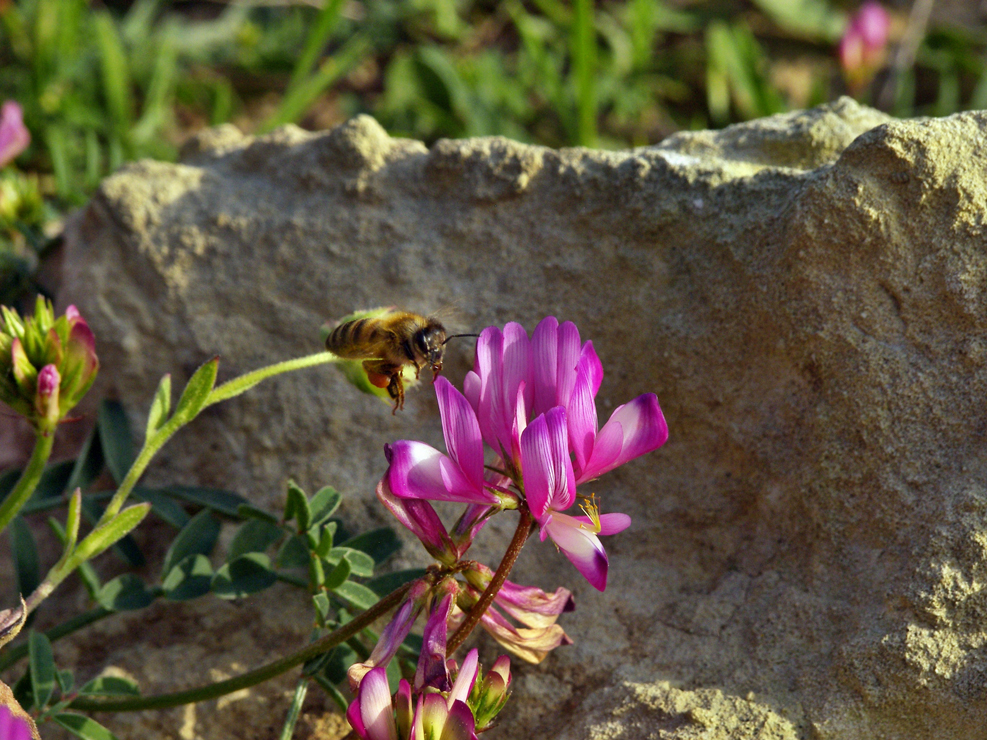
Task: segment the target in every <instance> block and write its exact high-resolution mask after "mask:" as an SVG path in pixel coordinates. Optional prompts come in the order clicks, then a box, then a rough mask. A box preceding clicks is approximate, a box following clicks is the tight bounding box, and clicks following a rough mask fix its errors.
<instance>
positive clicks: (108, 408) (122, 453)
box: [96, 401, 134, 485]
mask: <svg viewBox="0 0 987 740" xmlns="http://www.w3.org/2000/svg"><path fill="white" fill-rule="evenodd" d="M96 424H97V427H98V428H99V441H100V445H101V447H102V450H103V457H104V458H105V459H106V467H107V468H109V470H110V475H112V476H113V480H114V481H116V483H117V485H119V484H120V482H121V481H122V480H123V479H124V477H126V475H127V471H128V470H130V466H131V465H133V464H134V445H133V441H132V438H131V436H130V423H129V422H128V421H127V413H126V412H125V411H124V410H123V406H122V405H120V403H119V402H118V401H103V403H102V404H100V407H99V414H98V417H97V421H96Z"/></svg>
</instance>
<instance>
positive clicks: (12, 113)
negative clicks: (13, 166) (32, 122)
mask: <svg viewBox="0 0 987 740" xmlns="http://www.w3.org/2000/svg"><path fill="white" fill-rule="evenodd" d="M30 143H31V134H30V133H29V132H28V130H27V129H26V128H25V127H24V118H23V113H22V111H21V107H20V106H19V105H18V104H17V103H15V102H14V101H13V100H8V101H7V102H6V103H4V104H3V107H2V108H0V167H5V166H6V165H7V164H8V163H10V162H12V161H13V160H14V159H15V158H16V157H17V156H18V155H19V154H20V153H21V152H23V151H24V150H25V149H27V145H28V144H30Z"/></svg>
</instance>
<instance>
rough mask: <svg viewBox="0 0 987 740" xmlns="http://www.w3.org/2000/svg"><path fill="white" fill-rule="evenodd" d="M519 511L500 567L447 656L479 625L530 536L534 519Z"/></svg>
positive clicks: (452, 641)
mask: <svg viewBox="0 0 987 740" xmlns="http://www.w3.org/2000/svg"><path fill="white" fill-rule="evenodd" d="M520 511H521V518H520V520H519V521H518V523H517V529H516V530H515V531H514V537H513V539H511V544H510V545H508V546H507V552H505V553H504V557H503V558H502V559H501V561H500V565H499V566H497V572H496V573H494V575H493V578H491V579H490V585H488V586H487V590H486V591H484V592H483V595H482V596H480V600H479V601H477V602H476V603H475V604H474V605H473V608H472V609H470V613H469V614H467V615H466V619H465V620H464V621H463V623H462V624H461V625H459V629H458V630H456V633H455V634H454V635H453V636H452V637H451V638H449V642H448V644H447V645H446V655H447V656H449V655H452V654H453V653H454V652H456V650H457V649H458V648H459V646H460V645H462V644H463V643H464V642H465V641H466V638H467V637H469V634H470V632H472V631H473V628H474V627H476V625H478V624H479V623H480V617H482V616H483V614H484V613H485V612H486V611H487V607H489V606H490V604H492V603H493V600H494V597H495V596H496V595H497V592H498V591H500V587H501V586H503V585H504V581H506V580H507V576H508V575H510V572H511V569H512V568H513V567H514V563H515V562H517V559H518V555H520V554H521V548H522V547H524V543H525V541H527V539H528V535H530V534H531V526H532V525H533V524H534V519H533V518H532V516H531V512H530V511H529V510H528V507H527V506H522V507H521V508H520Z"/></svg>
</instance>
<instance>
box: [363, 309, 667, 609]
mask: <svg viewBox="0 0 987 740" xmlns="http://www.w3.org/2000/svg"><path fill="white" fill-rule="evenodd" d="M602 380H603V367H602V365H601V363H600V360H599V358H598V357H597V355H596V352H595V350H594V349H593V343H592V342H586V343H584V344H581V343H580V338H579V332H578V330H577V329H576V327H575V325H574V324H572V323H569V322H566V323H564V324H561V325H560V324H559V323H558V321H557V320H556V319H555V318H553V317H548V318H546V319H544V320H543V321H542V322H541V323H539V324H538V326H537V328H536V329H535V331H534V332H533V334H532V335H531V337H530V338H529V337H528V335H527V333H526V332H525V330H524V328H523V327H521V326H520V325H519V324H514V323H511V324H508V325H507V326H505V327H504V330H503V331H501V330H500V329H497V328H496V327H488V328H487V329H485V330H484V331H483V332H482V333H481V334H480V337H479V340H478V341H477V348H476V366H475V368H474V369H473V371H471V372H470V373H469V374H468V375H467V376H466V380H465V382H464V384H463V392H462V393H460V392H459V391H458V390H456V388H454V387H453V385H452V384H451V383H450V382H449V381H448V380H446V379H445V378H441V377H440V378H437V379H436V381H435V392H436V397H437V399H438V404H439V413H440V414H441V417H442V431H443V435H444V437H445V443H446V450H447V452H446V453H442V452H440V451H439V450H436V449H435V448H433V447H431V446H429V445H427V444H425V443H423V442H416V441H410V440H401V441H398V442H395V443H394V444H393V445H390V446H389V448H388V449H387V451H386V453H387V458H388V462H389V463H390V465H389V467H388V470H387V473H386V474H385V476H384V480H383V481H382V482H381V488H382V489H383V491H384V494H385V495H386V496H388V497H391V498H392V499H399V500H403V501H405V502H407V503H405V504H404V506H405V509H406V510H413V511H414V512H415V514H414V515H413V516H412V515H408V516H404V517H402V516H400V515H399V517H398V518H399V519H401V520H402V523H405V524H406V525H409V524H408V522H407V521H406V520H407V519H414V526H409V528H410V529H411V530H412V531H413V532H414V533H415V534H416V535H417V536H418V537H419V538H420V539H422V541H423V542H425V544H426V547H428V548H430V552H432V553H433V554H434V555H436V556H437V557H439V559H440V560H443V558H444V559H445V560H452V561H455V560H458V558H459V557H460V556H461V555H462V553H463V552H465V550H466V548H468V546H469V543H470V542H471V541H472V537H473V535H475V534H476V531H477V530H478V529H479V528H480V527H481V526H482V524H483V523H484V522H485V521H486V519H487V518H488V517H489V516H490V514H491V513H494V512H496V511H499V510H503V509H511V508H518V507H519V506H521V505H524V506H527V507H528V509H529V510H530V512H531V514H532V516H533V517H534V519H535V521H536V522H537V524H538V527H539V530H540V536H541V539H542V540H544V539H545V538H546V537H550V538H551V539H552V541H553V542H554V543H555V544H556V545H557V546H558V548H559V549H560V550H561V551H562V552H563V553H564V554H565V555H566V557H568V558H569V560H570V561H571V562H572V563H573V565H575V567H576V569H577V570H579V572H580V573H582V574H583V576H585V577H586V579H587V580H588V581H589V582H590V584H592V585H593V587H595V588H596V589H598V590H600V591H603V590H604V589H605V588H606V583H607V566H608V561H607V556H606V552H605V550H604V548H603V545H602V544H601V543H600V539H599V537H600V535H610V534H616V533H617V532H620V531H622V530H624V529H626V528H627V527H628V526H629V525H630V522H631V520H630V517H628V516H627V515H626V514H600V512H599V508H598V506H597V504H596V502H595V499H593V498H592V497H591V498H588V499H587V498H585V497H584V498H582V502H581V504H580V508H581V509H582V511H583V514H581V515H573V514H569V513H566V512H567V511H568V510H570V509H571V508H572V507H573V505H574V504H575V503H576V501H577V498H578V497H577V493H576V487H577V486H578V485H581V484H583V483H587V482H589V481H591V480H593V479H594V478H597V477H598V476H600V475H602V474H604V473H606V472H608V471H610V470H613V469H614V468H616V467H617V466H619V465H623V464H624V463H625V462H628V461H630V460H633V459H634V458H636V457H639V456H640V455H643V454H644V453H646V452H650V451H651V450H654V449H656V448H658V447H660V446H661V445H662V444H664V442H665V440H666V439H667V438H668V426H667V425H666V423H665V419H664V416H663V415H662V413H661V408H660V407H659V405H658V399H657V398H656V397H655V395H654V394H653V393H647V394H644V395H642V396H638V397H637V398H635V399H634V400H633V401H631V402H630V403H627V404H624V405H623V406H620V407H618V408H617V409H616V410H615V411H614V412H613V414H612V415H611V416H610V419H609V420H608V421H607V423H606V424H604V425H603V427H602V428H600V427H599V423H598V419H597V415H596V404H595V398H596V394H597V391H598V390H599V388H600V383H601V382H602ZM484 444H486V446H487V447H488V448H489V449H491V450H492V451H493V454H494V455H495V456H496V459H495V460H494V461H493V462H492V463H491V464H486V463H485V449H484ZM425 501H457V502H461V503H466V504H469V505H470V508H469V509H467V513H466V514H465V515H464V516H465V517H466V519H465V521H464V520H462V519H461V520H460V522H459V523H458V524H457V526H456V528H455V530H454V532H453V533H452V534H451V535H450V534H448V533H446V532H445V531H444V530H443V529H442V528H441V526H440V524H439V523H438V517H437V516H434V512H431V513H429V512H430V511H431V507H428V506H425V505H424V504H423V502H425ZM410 502H416V503H414V504H412V503H410ZM389 508H391V510H392V511H394V510H395V509H396V508H398V507H397V505H396V504H394V503H392V504H391V505H389ZM395 513H397V512H395ZM437 553H438V554H437Z"/></svg>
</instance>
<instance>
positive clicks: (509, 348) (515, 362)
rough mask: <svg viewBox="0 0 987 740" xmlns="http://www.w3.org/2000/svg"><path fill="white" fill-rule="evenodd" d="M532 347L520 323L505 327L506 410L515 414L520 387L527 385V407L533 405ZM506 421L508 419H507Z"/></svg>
mask: <svg viewBox="0 0 987 740" xmlns="http://www.w3.org/2000/svg"><path fill="white" fill-rule="evenodd" d="M530 354H531V349H530V342H529V341H528V333H527V332H526V331H525V330H524V327H523V326H521V325H520V324H518V323H515V322H513V321H512V322H510V323H509V324H507V326H505V327H504V359H503V373H504V376H503V381H502V382H503V385H502V387H501V392H502V393H503V394H504V402H505V404H504V405H505V410H506V411H508V413H509V414H510V415H511V416H513V409H512V405H513V404H514V403H515V401H516V399H517V397H518V389H519V388H521V387H522V384H523V385H524V387H525V391H524V402H525V407H526V408H530V406H531V395H532V388H531V369H530V368H531V358H530ZM505 421H506V420H505Z"/></svg>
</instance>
